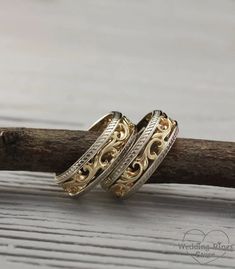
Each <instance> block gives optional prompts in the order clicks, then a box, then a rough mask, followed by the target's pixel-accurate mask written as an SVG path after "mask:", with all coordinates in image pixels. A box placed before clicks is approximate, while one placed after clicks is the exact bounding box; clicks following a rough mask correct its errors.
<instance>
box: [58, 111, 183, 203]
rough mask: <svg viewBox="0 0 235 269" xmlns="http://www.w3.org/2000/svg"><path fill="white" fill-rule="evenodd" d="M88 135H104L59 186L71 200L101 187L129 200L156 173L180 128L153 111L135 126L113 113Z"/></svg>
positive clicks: (79, 160)
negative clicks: (92, 133) (93, 132)
mask: <svg viewBox="0 0 235 269" xmlns="http://www.w3.org/2000/svg"><path fill="white" fill-rule="evenodd" d="M89 131H96V132H102V133H101V134H100V136H99V137H98V138H97V140H96V141H95V142H94V144H93V145H92V146H91V147H90V148H89V149H88V150H87V151H86V152H85V153H84V154H83V155H82V156H81V157H80V158H79V159H78V160H77V161H76V162H75V163H74V164H72V166H71V167H69V168H68V169H67V170H66V171H65V172H63V173H62V174H60V175H56V177H55V178H56V181H57V183H58V184H59V185H60V186H62V188H63V189H64V190H65V191H66V192H67V193H68V194H69V195H70V196H80V195H82V194H84V193H86V192H87V191H89V190H91V189H92V188H93V187H94V186H95V185H97V184H98V183H100V184H101V186H102V188H103V189H104V190H106V191H108V192H111V193H112V194H113V195H114V196H115V197H117V198H123V199H125V198H128V197H129V196H130V195H132V194H133V193H134V192H136V191H137V190H138V189H139V188H140V187H141V186H142V185H143V184H144V183H145V182H146V181H147V180H148V179H149V178H150V176H151V175H152V174H153V173H154V171H155V170H156V169H157V167H158V166H159V165H160V163H161V162H162V160H163V159H164V158H165V156H166V155H167V153H168V152H169V150H170V148H171V146H172V145H173V143H174V142H175V140H176V136H177V134H178V124H177V122H176V121H175V120H172V119H171V118H169V117H168V116H167V115H166V114H165V113H163V112H162V111H159V110H154V111H153V112H150V113H148V114H147V115H146V116H145V117H144V118H143V119H142V120H141V121H140V122H139V123H138V124H137V125H134V124H133V123H132V122H131V121H130V120H129V119H128V118H126V117H125V116H123V115H122V114H121V113H120V112H116V111H114V112H111V113H109V114H107V115H105V116H104V117H103V118H101V119H100V120H99V121H97V122H96V123H95V124H94V125H93V126H92V127H91V128H90V129H89Z"/></svg>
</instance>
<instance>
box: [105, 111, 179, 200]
mask: <svg viewBox="0 0 235 269" xmlns="http://www.w3.org/2000/svg"><path fill="white" fill-rule="evenodd" d="M175 124H176V123H175V122H174V121H172V120H171V119H169V118H165V117H163V116H162V117H161V118H160V121H159V124H158V126H157V128H156V131H155V132H154V134H153V135H152V137H151V138H150V140H149V142H148V144H147V146H146V147H145V148H144V149H143V150H142V151H141V152H140V153H139V154H138V156H137V157H136V159H135V160H134V161H133V162H132V163H131V164H130V165H129V166H128V168H127V169H126V170H125V171H124V172H123V174H122V175H121V176H120V177H119V179H118V180H117V181H116V182H115V183H114V184H113V185H112V186H111V188H110V191H111V192H113V193H114V194H115V195H116V196H117V197H123V196H124V195H125V194H126V193H128V192H129V190H130V189H131V188H132V187H133V186H134V184H135V183H136V182H137V181H138V180H139V179H140V178H141V176H142V175H143V174H144V173H145V171H146V170H147V169H148V167H149V166H150V165H151V164H152V162H153V161H154V160H156V159H157V158H158V156H159V154H160V153H161V152H162V150H163V149H164V148H165V147H166V145H167V141H168V138H169V136H170V134H171V133H172V130H173V129H174V127H175Z"/></svg>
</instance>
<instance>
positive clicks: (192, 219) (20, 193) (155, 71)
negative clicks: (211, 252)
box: [0, 0, 235, 269]
mask: <svg viewBox="0 0 235 269" xmlns="http://www.w3.org/2000/svg"><path fill="white" fill-rule="evenodd" d="M0 4H1V8H0V59H1V60H0V125H1V126H26V127H48V128H70V129H85V128H87V127H88V126H89V125H90V124H91V123H92V122H93V121H95V120H96V119H97V118H98V117H99V116H101V115H102V114H104V113H106V112H108V111H110V110H114V109H117V110H121V111H123V112H124V113H125V114H126V115H127V116H129V117H130V118H131V119H132V120H134V121H138V119H140V118H141V117H142V116H143V114H145V113H146V112H148V111H150V110H151V109H154V108H162V109H164V110H166V111H167V112H169V114H171V115H172V116H173V117H174V118H176V119H178V121H179V123H180V136H181V137H193V138H205V139H212V140H230V141H234V132H235V110H234V97H235V94H234V87H235V75H234V70H235V50H234V48H235V34H234V29H235V16H234V14H235V2H234V1H229V0H226V1H208V0H206V1H196V0H195V1H192V0H190V1H178V2H176V1H150V0H148V1H137V0H128V1H108V0H102V1H95V0H93V1H91V0H89V1H26V0H24V1H16V0H14V1H0ZM9 179H10V180H9ZM0 194H1V195H0V262H1V268H7V269H8V268H19V267H20V268H34V267H40V268H54V267H57V268H109V269H110V268H154V269H155V268H213V267H215V268H222V267H223V268H234V264H235V246H234V249H233V251H227V252H226V253H225V255H224V256H223V257H219V258H218V259H216V260H215V261H212V262H209V263H205V262H206V261H208V260H206V259H204V260H201V262H202V263H203V264H199V263H198V262H197V261H196V260H195V259H194V258H193V257H192V255H190V254H191V253H190V252H187V251H185V250H182V249H180V248H179V244H180V243H182V240H183V237H184V236H185V234H186V233H187V231H189V230H192V229H197V230H201V231H203V232H204V233H205V234H207V233H208V232H210V231H213V230H220V231H223V232H224V233H226V234H227V235H228V237H229V240H230V243H231V244H235V220H234V219H235V201H234V200H235V199H234V198H235V191H234V190H232V189H226V188H216V187H205V186H200V187H199V186H197V187H196V186H190V185H188V186H180V185H170V184H169V185H167V184H159V185H149V186H145V187H144V188H143V189H142V190H141V191H140V192H139V193H138V194H137V195H136V196H134V197H133V198H132V199H130V200H128V201H125V202H123V203H120V202H117V201H115V200H113V199H112V198H111V197H109V196H108V195H107V194H105V193H104V192H103V191H102V190H101V189H99V188H98V189H97V190H95V191H93V192H92V193H90V194H89V195H87V196H85V197H84V198H82V199H79V200H74V199H69V198H66V197H65V194H64V193H63V192H62V191H61V190H60V188H59V187H57V186H56V185H55V183H54V181H53V175H51V174H43V173H29V172H1V173H0ZM219 239H220V238H219V236H218V234H217V236H216V234H214V236H213V240H214V241H216V240H219Z"/></svg>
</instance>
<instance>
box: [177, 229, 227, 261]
mask: <svg viewBox="0 0 235 269" xmlns="http://www.w3.org/2000/svg"><path fill="white" fill-rule="evenodd" d="M180 248H181V249H184V250H186V251H187V253H188V254H189V255H191V256H192V258H193V259H194V260H195V261H197V262H198V263H200V264H207V263H210V262H212V261H215V260H217V259H218V258H221V257H223V256H224V255H225V254H226V251H229V250H231V245H230V244H229V237H228V235H227V234H226V233H225V232H223V231H221V230H212V231H209V232H208V233H204V232H203V231H201V230H199V229H192V230H189V231H187V232H186V233H185V234H184V237H183V242H182V245H181V247H180Z"/></svg>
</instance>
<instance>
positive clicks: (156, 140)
mask: <svg viewBox="0 0 235 269" xmlns="http://www.w3.org/2000/svg"><path fill="white" fill-rule="evenodd" d="M137 129H138V132H139V138H138V140H137V141H136V143H135V144H134V145H133V147H132V148H131V149H130V150H129V151H128V152H127V153H126V154H125V156H124V157H123V161H121V162H120V163H119V164H118V165H117V167H116V168H115V169H114V170H113V172H112V173H111V174H110V176H109V177H108V178H107V179H106V180H105V181H103V182H102V183H101V184H102V187H103V188H104V189H106V190H108V191H109V192H111V193H112V194H114V195H115V196H116V197H118V198H127V197H129V196H130V195H131V194H133V193H134V192H136V191H137V190H138V189H139V188H140V187H141V186H142V185H143V184H144V183H145V182H146V181H147V180H148V178H149V177H150V176H151V175H152V174H153V172H154V171H155V170H156V168H157V167H158V166H159V164H160V163H161V162H162V160H163V159H164V157H165V156H166V154H167V153H168V151H169V150H170V148H171V146H172V145H173V143H174V141H175V139H176V136H177V133H178V126H177V122H176V121H174V120H172V119H170V118H168V117H167V115H166V114H165V113H162V112H161V111H153V112H152V113H149V114H147V115H146V116H145V117H144V118H143V119H142V120H141V121H140V123H139V124H138V125H137Z"/></svg>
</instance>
